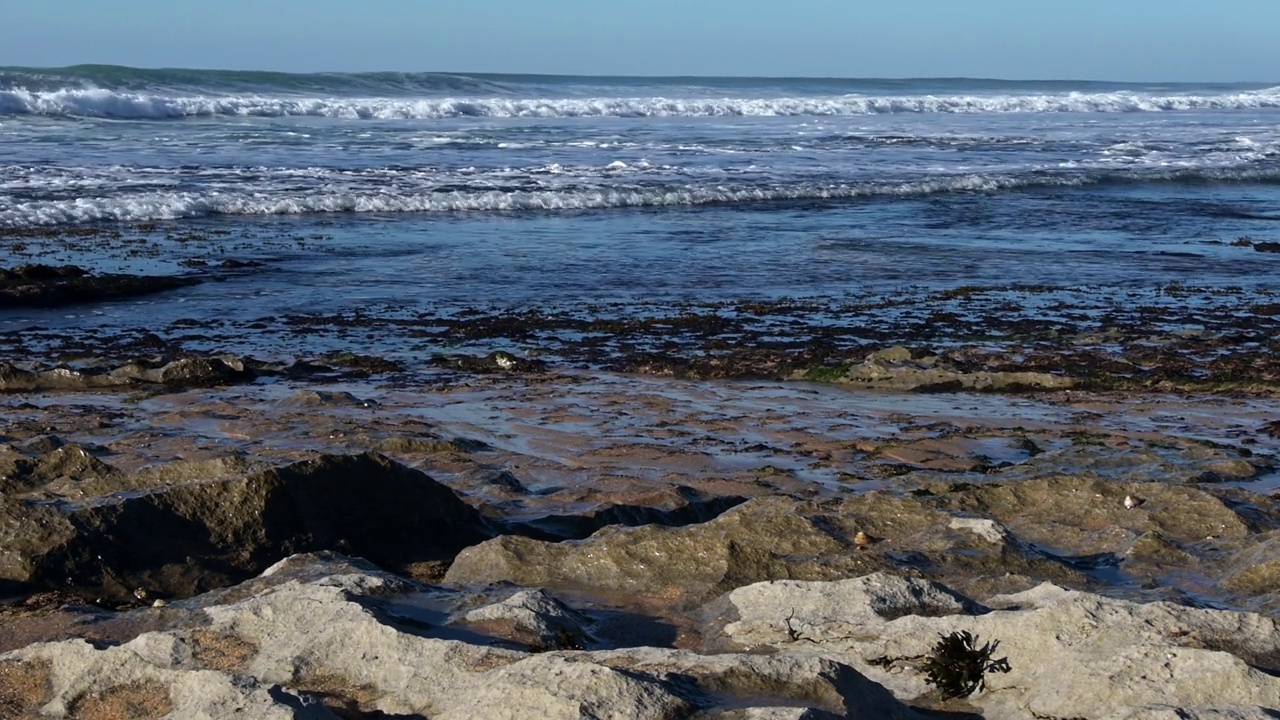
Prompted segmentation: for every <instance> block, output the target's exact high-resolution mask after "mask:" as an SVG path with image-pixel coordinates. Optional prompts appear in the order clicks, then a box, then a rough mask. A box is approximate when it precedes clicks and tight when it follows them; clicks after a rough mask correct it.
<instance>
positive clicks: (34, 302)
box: [0, 264, 201, 310]
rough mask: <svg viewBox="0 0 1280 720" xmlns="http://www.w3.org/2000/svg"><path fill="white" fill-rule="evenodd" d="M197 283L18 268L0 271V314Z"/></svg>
mask: <svg viewBox="0 0 1280 720" xmlns="http://www.w3.org/2000/svg"><path fill="white" fill-rule="evenodd" d="M200 282H201V280H200V279H199V278H195V277H173V276H146V275H124V274H94V273H90V272H89V271H88V270H85V269H84V268H81V267H77V266H75V265H61V266H54V265H36V264H33V265H18V266H16V267H13V268H9V269H5V268H0V310H3V309H5V308H18V307H58V306H65V305H77V304H83V303H96V302H103V301H107V300H119V299H124V298H131V297H140V296H144V295H154V294H156V293H162V292H165V291H167V290H173V289H175V288H181V287H188V286H191V285H196V284H198V283H200Z"/></svg>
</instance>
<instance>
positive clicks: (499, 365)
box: [431, 350, 547, 373]
mask: <svg viewBox="0 0 1280 720" xmlns="http://www.w3.org/2000/svg"><path fill="white" fill-rule="evenodd" d="M431 362H432V363H433V364H435V365H439V366H441V367H447V368H453V369H456V370H464V371H466V372H474V373H530V372H543V371H545V370H546V369H547V363H546V362H544V361H542V360H534V359H531V358H522V357H517V356H515V355H512V354H511V353H509V352H506V351H503V350H498V351H495V352H491V353H489V354H488V355H485V356H484V357H475V356H473V355H437V356H435V357H433V358H432V359H431Z"/></svg>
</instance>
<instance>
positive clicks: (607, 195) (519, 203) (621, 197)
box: [0, 169, 1280, 227]
mask: <svg viewBox="0 0 1280 720" xmlns="http://www.w3.org/2000/svg"><path fill="white" fill-rule="evenodd" d="M1276 177H1280V173H1276V172H1274V171H1270V172H1268V171H1250V170H1229V169H1198V170H1194V171H1170V172H1168V173H1164V174H1161V175H1154V174H1149V173H1148V174H1143V175H1135V176H1132V177H1131V178H1129V179H1131V180H1134V181H1143V180H1148V181H1151V180H1161V179H1166V180H1167V179H1186V178H1208V179H1214V180H1250V179H1267V178H1276ZM1108 179H1125V178H1124V177H1122V176H1110V175H1097V174H1095V175H1089V174H1078V175H1059V176H1053V175H1037V176H1002V175H980V174H971V175H960V176H949V177H942V178H936V179H929V180H919V181H914V182H900V183H868V184H861V185H859V184H814V183H800V184H793V185H787V186H774V187H768V186H766V187H724V186H688V185H676V186H664V187H630V188H628V187H606V186H602V187H597V188H585V189H546V190H517V191H498V190H484V189H475V190H461V191H450V192H418V193H413V192H406V193H397V192H393V191H375V190H353V191H345V192H301V193H298V192H293V193H290V192H285V191H281V192H279V193H278V194H275V195H272V194H270V193H265V192H243V193H241V192H207V193H190V192H185V193H184V192H142V193H134V194H130V195H126V196H121V197H113V198H80V199H75V200H41V201H31V202H25V203H18V204H11V205H7V206H0V227H28V226H52V225H72V224H81V223H91V222H104V221H105V222H110V221H120V222H142V221H151V220H168V219H178V218H193V217H206V216H212V215H294V214H305V213H405V212H419V213H442V212H483V211H489V212H510V211H538V210H543V211H554V210H584V209H601V208H624V207H659V206H682V205H683V206H693V205H714V204H746V203H756V202H770V201H787V200H800V201H802V200H834V199H853V198H859V197H874V196H907V195H926V194H932V193H944V192H965V191H971V192H972V191H995V190H1001V189H1007V188H1019V187H1033V186H1071V185H1086V184H1091V183H1096V182H1100V181H1104V180H1108Z"/></svg>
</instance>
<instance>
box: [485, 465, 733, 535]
mask: <svg viewBox="0 0 1280 720" xmlns="http://www.w3.org/2000/svg"><path fill="white" fill-rule="evenodd" d="M513 479H514V478H513ZM517 482H518V481H517ZM746 501H747V498H745V497H740V496H736V495H729V496H719V497H712V498H706V499H690V500H687V501H686V502H684V504H682V505H680V506H678V507H675V508H671V509H669V510H666V509H662V508H656V507H652V506H649V505H609V506H606V507H603V508H600V509H598V510H593V511H591V512H588V513H578V514H560V515H547V516H544V517H541V518H538V519H536V520H530V521H527V522H520V523H510V524H509V527H510V530H511V531H512V532H514V533H517V534H521V535H527V536H528V537H532V538H536V539H539V540H581V539H583V538H586V537H589V536H590V535H591V534H592V533H594V532H596V531H597V530H600V529H601V528H605V527H608V526H610V525H621V526H625V527H636V526H639V525H662V526H666V527H682V526H684V525H691V524H695V523H703V522H707V521H708V520H712V519H714V518H715V517H717V516H719V515H721V514H722V513H724V512H726V511H728V510H730V509H732V508H735V507H737V506H738V505H741V504H742V503H744V502H746Z"/></svg>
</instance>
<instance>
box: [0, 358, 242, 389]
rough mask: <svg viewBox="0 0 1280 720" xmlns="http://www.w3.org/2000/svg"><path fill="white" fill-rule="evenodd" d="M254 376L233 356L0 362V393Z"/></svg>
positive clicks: (222, 380)
mask: <svg viewBox="0 0 1280 720" xmlns="http://www.w3.org/2000/svg"><path fill="white" fill-rule="evenodd" d="M254 377H256V370H255V368H253V367H251V365H250V364H249V363H247V362H246V361H245V360H244V359H242V358H239V357H236V356H234V355H223V356H219V357H194V358H179V359H176V360H168V361H165V360H159V361H142V360H135V361H132V362H129V363H126V364H124V365H121V366H119V367H117V368H114V369H111V370H98V369H83V370H78V369H73V368H68V367H57V368H51V369H48V370H27V369H23V368H20V367H18V366H16V365H14V364H12V363H8V362H0V392H29V391H34V390H85V389H93V388H113V387H127V386H132V385H143V384H153V385H167V386H179V387H201V386H207V385H222V384H226V383H232V382H244V381H246V380H251V379H253V378H254Z"/></svg>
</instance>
